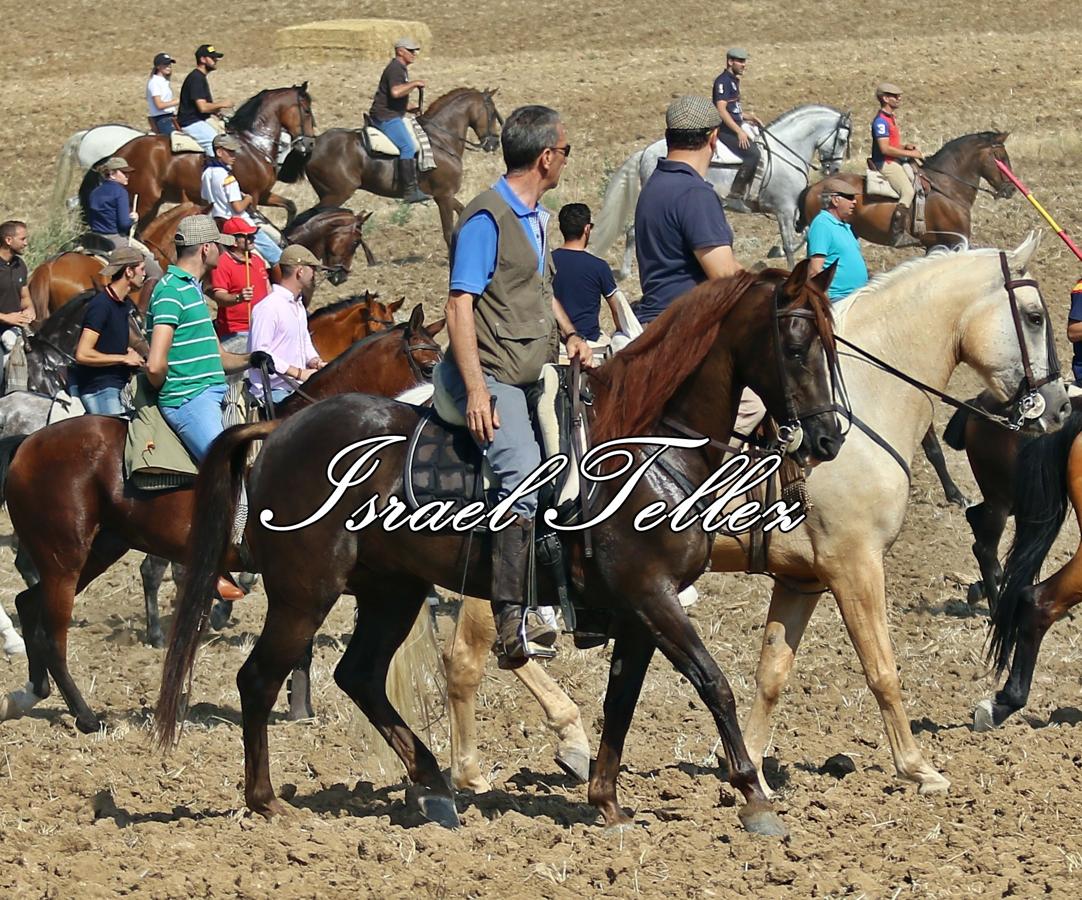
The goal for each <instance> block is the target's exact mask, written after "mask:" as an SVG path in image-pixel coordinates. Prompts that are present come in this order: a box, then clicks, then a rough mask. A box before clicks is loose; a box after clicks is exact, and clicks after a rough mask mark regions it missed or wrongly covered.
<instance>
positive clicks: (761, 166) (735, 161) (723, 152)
mask: <svg viewBox="0 0 1082 900" xmlns="http://www.w3.org/2000/svg"><path fill="white" fill-rule="evenodd" d="M744 130H745V131H746V132H747V133H748V136H749V137H751V139H752V140H754V141H755V143H756V144H758V145H759V162H758V163H757V164H756V166H755V174H754V175H753V176H752V179H751V183H750V184H749V185H748V189H747V191H746V192H745V194H744V199H745V200H747V201H749V202H755V201H757V200H758V199H759V192H760V191H761V190H762V187H763V181H764V179H765V178H766V167H767V164H768V162H769V159H770V148H769V147H768V146H767V144H766V143H765V142H764V141H763V139H762V136H761V134H760V132H759V129H758V128H756V127H755V126H753V125H746V124H745V125H744ZM742 163H743V160H742V159H741V158H740V157H739V156H737V155H736V154H735V153H733V151H732V150H730V149H729V148H728V147H727V146H725V144H723V143H722V142H721V141H718V142H717V144H716V145H715V147H714V155H713V156H712V157H711V158H710V168H712V169H738V168H739V167H740V165H741V164H742Z"/></svg>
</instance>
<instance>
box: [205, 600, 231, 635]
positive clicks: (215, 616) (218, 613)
mask: <svg viewBox="0 0 1082 900" xmlns="http://www.w3.org/2000/svg"><path fill="white" fill-rule="evenodd" d="M232 614H233V605H232V604H231V603H226V602H225V601H223V600H218V601H215V603H214V606H213V607H211V610H210V627H211V628H213V629H214V630H215V631H221V630H222V629H223V628H225V626H226V625H228V624H229V619H230V616H231V615H232Z"/></svg>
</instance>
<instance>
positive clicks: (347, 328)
mask: <svg viewBox="0 0 1082 900" xmlns="http://www.w3.org/2000/svg"><path fill="white" fill-rule="evenodd" d="M405 302H406V298H405V297H403V298H402V299H400V300H396V301H395V302H394V303H381V302H380V301H379V295H378V294H370V293H368V292H367V291H366V292H365V293H363V294H358V295H357V296H356V297H347V298H346V299H345V300H339V301H338V302H337V303H331V304H329V305H328V306H323V307H321V308H319V309H317V310H316V311H315V312H313V313H312V314H311V315H310V316H309V317H308V333H309V334H310V335H311V336H312V344H313V345H314V346H315V348H316V350H318V351H319V356H320V359H323V360H325V361H326V362H330V361H331V360H332V359H334V358H336V357H338V356H340V355H341V354H343V353H345V352H346V350H348V349H349V347H350V346H351V345H352V344H353V343H355V342H356V341H359V340H360V339H361V338H363V337H367V336H368V335H370V334H375V333H376V332H378V331H386V330H387V329H388V328H393V327H394V314H395V313H396V312H398V310H399V308H400V307H401V306H402V304H403V303H405Z"/></svg>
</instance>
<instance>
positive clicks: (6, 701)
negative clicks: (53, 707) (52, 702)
mask: <svg viewBox="0 0 1082 900" xmlns="http://www.w3.org/2000/svg"><path fill="white" fill-rule="evenodd" d="M42 699H44V698H42V697H39V696H38V695H37V694H35V693H34V691H33V690H32V689H31V688H30V685H29V684H27V686H26V687H25V688H22V689H21V690H18V691H11V692H10V693H8V694H5V695H4V696H3V697H0V722H8V721H10V720H12V719H21V718H22V717H23V716H25V715H26V714H27V713H28V712H30V710H32V709H33V708H34V707H35V706H36V705H37V704H38V703H39V702H40V701H41V700H42Z"/></svg>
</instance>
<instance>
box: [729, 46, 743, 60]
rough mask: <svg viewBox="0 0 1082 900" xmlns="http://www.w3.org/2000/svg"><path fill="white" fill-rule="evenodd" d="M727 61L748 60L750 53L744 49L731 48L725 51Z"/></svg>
mask: <svg viewBox="0 0 1082 900" xmlns="http://www.w3.org/2000/svg"><path fill="white" fill-rule="evenodd" d="M725 58H726V59H747V58H748V51H747V50H745V49H744V48H743V47H730V48H729V49H728V50H726V51H725Z"/></svg>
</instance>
